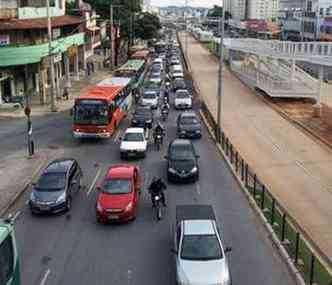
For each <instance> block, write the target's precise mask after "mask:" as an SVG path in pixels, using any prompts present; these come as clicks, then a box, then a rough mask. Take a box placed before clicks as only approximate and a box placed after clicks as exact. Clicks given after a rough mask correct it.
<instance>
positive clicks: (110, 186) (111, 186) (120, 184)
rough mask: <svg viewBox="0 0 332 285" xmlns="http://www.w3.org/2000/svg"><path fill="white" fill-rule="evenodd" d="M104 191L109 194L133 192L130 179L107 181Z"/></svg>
mask: <svg viewBox="0 0 332 285" xmlns="http://www.w3.org/2000/svg"><path fill="white" fill-rule="evenodd" d="M102 191H103V192H104V193H107V194H128V193H130V192H131V185H130V180H129V179H106V180H104V182H103V185H102Z"/></svg>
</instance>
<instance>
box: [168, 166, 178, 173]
mask: <svg viewBox="0 0 332 285" xmlns="http://www.w3.org/2000/svg"><path fill="white" fill-rule="evenodd" d="M168 171H169V172H171V173H176V170H175V169H174V168H172V167H170V168H168Z"/></svg>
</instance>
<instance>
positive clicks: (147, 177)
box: [144, 172, 149, 189]
mask: <svg viewBox="0 0 332 285" xmlns="http://www.w3.org/2000/svg"><path fill="white" fill-rule="evenodd" d="M148 181H149V172H146V175H145V177H144V185H145V187H144V188H145V189H147V188H148Z"/></svg>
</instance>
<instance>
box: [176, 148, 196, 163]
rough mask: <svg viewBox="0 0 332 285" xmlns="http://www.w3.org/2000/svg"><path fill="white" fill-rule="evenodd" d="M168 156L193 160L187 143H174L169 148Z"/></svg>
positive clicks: (193, 156) (192, 154)
mask: <svg viewBox="0 0 332 285" xmlns="http://www.w3.org/2000/svg"><path fill="white" fill-rule="evenodd" d="M170 158H171V159H173V160H193V159H194V158H195V155H194V153H193V150H192V148H191V147H190V146H189V145H176V146H172V147H171V149H170Z"/></svg>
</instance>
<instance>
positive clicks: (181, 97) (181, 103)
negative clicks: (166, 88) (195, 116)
mask: <svg viewBox="0 0 332 285" xmlns="http://www.w3.org/2000/svg"><path fill="white" fill-rule="evenodd" d="M192 106H193V102H192V97H191V95H190V94H189V92H188V90H185V89H179V90H177V91H176V92H175V99H174V107H175V109H191V108H192Z"/></svg>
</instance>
